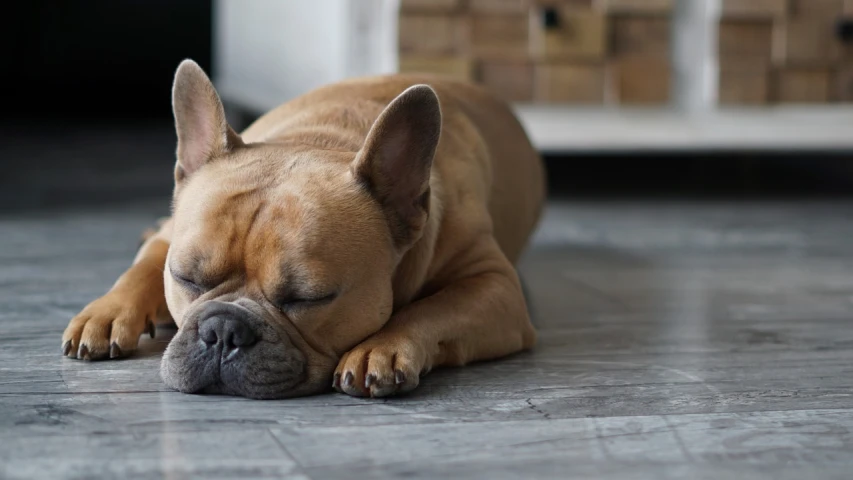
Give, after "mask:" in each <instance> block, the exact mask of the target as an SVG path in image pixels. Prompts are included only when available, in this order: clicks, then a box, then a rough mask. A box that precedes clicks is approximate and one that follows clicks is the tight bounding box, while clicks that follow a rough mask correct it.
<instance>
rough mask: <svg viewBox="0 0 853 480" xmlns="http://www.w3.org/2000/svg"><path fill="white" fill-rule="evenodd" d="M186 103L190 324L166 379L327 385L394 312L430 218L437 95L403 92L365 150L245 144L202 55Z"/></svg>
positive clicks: (179, 384) (221, 387) (184, 232)
mask: <svg viewBox="0 0 853 480" xmlns="http://www.w3.org/2000/svg"><path fill="white" fill-rule="evenodd" d="M173 107H174V114H175V124H176V129H177V134H178V149H177V157H178V161H177V165H176V168H175V198H174V207H173V222H174V231H173V237H172V243H171V247H170V249H169V255H168V258H167V262H166V268H165V291H166V299H167V303H168V306H169V310H170V312H171V314H172V316H173V317H174V319H175V321H176V323H177V324H178V326H179V327H180V329H179V331H178V333H177V334H176V336H175V338H174V339H173V340H172V342H171V343H170V345H169V347H168V348H167V350H166V353H165V355H164V357H163V362H162V366H161V373H162V377H163V379H164V381H165V382H166V384H167V385H169V386H171V387H172V388H175V389H177V390H180V391H183V392H210V393H224V394H232V395H242V396H247V397H253V398H280V397H288V396H295V395H306V394H311V393H317V392H320V391H323V390H326V389H328V388H330V386H331V381H332V378H331V375H332V372H333V370H334V368H335V366H336V365H337V362H338V359H339V357H340V356H341V355H342V354H343V353H345V352H346V351H347V350H349V349H350V348H352V347H353V346H355V345H356V344H358V343H359V342H361V341H362V340H364V339H365V338H367V337H368V336H370V335H371V334H373V333H374V332H376V331H377V330H379V328H381V327H382V325H384V324H385V323H386V322H387V321H388V319H389V317H390V315H391V313H392V309H393V291H392V277H393V275H394V270H395V268H396V264H397V262H398V261H399V260H400V258H401V256H402V254H403V253H404V252H405V251H406V250H407V249H408V248H409V247H410V246H411V245H412V244H413V243H414V242H415V241H417V240H418V238H419V237H420V235H421V234H422V232H423V229H424V227H425V226H426V223H427V218H428V215H429V198H430V193H429V178H430V169H431V166H432V159H433V155H434V153H435V149H436V146H437V143H438V138H439V133H440V128H441V113H440V109H439V104H438V99H437V98H436V94H435V92H434V91H433V90H432V89H431V88H429V87H427V86H424V85H420V86H414V87H411V88H409V89H407V90H406V91H404V92H402V93H401V94H400V95H399V96H398V97H397V98H396V99H395V100H394V101H392V102H391V103H390V104H389V105H388V106H387V107H386V108H385V110H384V111H383V112H382V114H381V115H380V116H379V118H378V119H377V120H376V122H375V123H374V124H373V126H372V127H371V129H370V132H369V134H368V135H367V138H366V140H365V142H364V145H363V146H362V147H361V149H360V150H358V151H357V152H340V151H330V150H320V149H316V148H306V147H304V146H302V147H299V146H294V145H293V144H292V143H289V144H287V145H284V144H279V145H276V144H275V143H246V142H244V141H243V140H242V139H241V138H240V136H239V135H238V134H237V133H235V132H234V130H233V129H232V128H231V127H230V126H229V125H228V123H227V122H226V120H225V113H224V110H223V106H222V103H221V101H220V99H219V96H218V95H217V93H216V91H215V89H214V87H213V85H212V84H211V82H210V80H209V79H208V78H207V76H206V75H205V74H204V72H203V71H202V69H201V68H200V67H199V66H198V65H197V64H195V63H193V62H191V61H185V62H183V63H182V64H181V65H180V67H179V68H178V71H177V74H176V77H175V83H174V90H173Z"/></svg>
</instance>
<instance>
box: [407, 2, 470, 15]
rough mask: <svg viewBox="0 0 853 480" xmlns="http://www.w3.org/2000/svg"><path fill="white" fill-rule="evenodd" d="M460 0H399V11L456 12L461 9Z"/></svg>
mask: <svg viewBox="0 0 853 480" xmlns="http://www.w3.org/2000/svg"><path fill="white" fill-rule="evenodd" d="M461 8H462V0H400V11H401V12H404V13H406V12H431V13H438V12H444V13H447V12H456V11H459V10H461Z"/></svg>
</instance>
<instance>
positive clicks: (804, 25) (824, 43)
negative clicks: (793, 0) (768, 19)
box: [774, 17, 843, 65]
mask: <svg viewBox="0 0 853 480" xmlns="http://www.w3.org/2000/svg"><path fill="white" fill-rule="evenodd" d="M835 22H836V20H835V19H834V18H805V17H803V18H799V17H797V18H794V17H792V18H788V19H787V20H785V21H782V22H780V23H779V24H777V25H776V39H775V45H774V58H775V60H776V61H777V62H780V63H782V64H786V65H828V64H832V63H835V62H837V61H838V60H840V59H841V54H842V47H843V45H842V44H841V42H840V41H839V40H838V37H837V36H836V35H835Z"/></svg>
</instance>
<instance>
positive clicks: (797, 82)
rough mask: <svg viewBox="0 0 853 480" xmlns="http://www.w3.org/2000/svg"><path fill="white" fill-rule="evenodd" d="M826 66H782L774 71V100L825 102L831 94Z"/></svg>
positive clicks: (828, 71) (781, 101)
mask: <svg viewBox="0 0 853 480" xmlns="http://www.w3.org/2000/svg"><path fill="white" fill-rule="evenodd" d="M830 82H831V75H830V70H829V69H827V68H782V69H779V70H777V71H776V73H775V85H774V93H775V100H776V101H778V102H780V103H827V102H829V101H830V98H831V94H830V88H831V84H830Z"/></svg>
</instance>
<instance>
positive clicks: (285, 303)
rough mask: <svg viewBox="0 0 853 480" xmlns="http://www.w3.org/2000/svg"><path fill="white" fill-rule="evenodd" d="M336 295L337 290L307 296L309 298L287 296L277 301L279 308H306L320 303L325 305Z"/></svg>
mask: <svg viewBox="0 0 853 480" xmlns="http://www.w3.org/2000/svg"><path fill="white" fill-rule="evenodd" d="M337 296H338V294H337V292H335V293H330V294H328V295H323V296H319V297H309V298H299V297H294V298H288V299H284V300H281V301H279V302H278V306H279V308H282V309H294V308H307V307H316V306H320V305H326V304H328V303H331V302H332V301H333V300H334V299H335V298H336V297H337Z"/></svg>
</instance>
